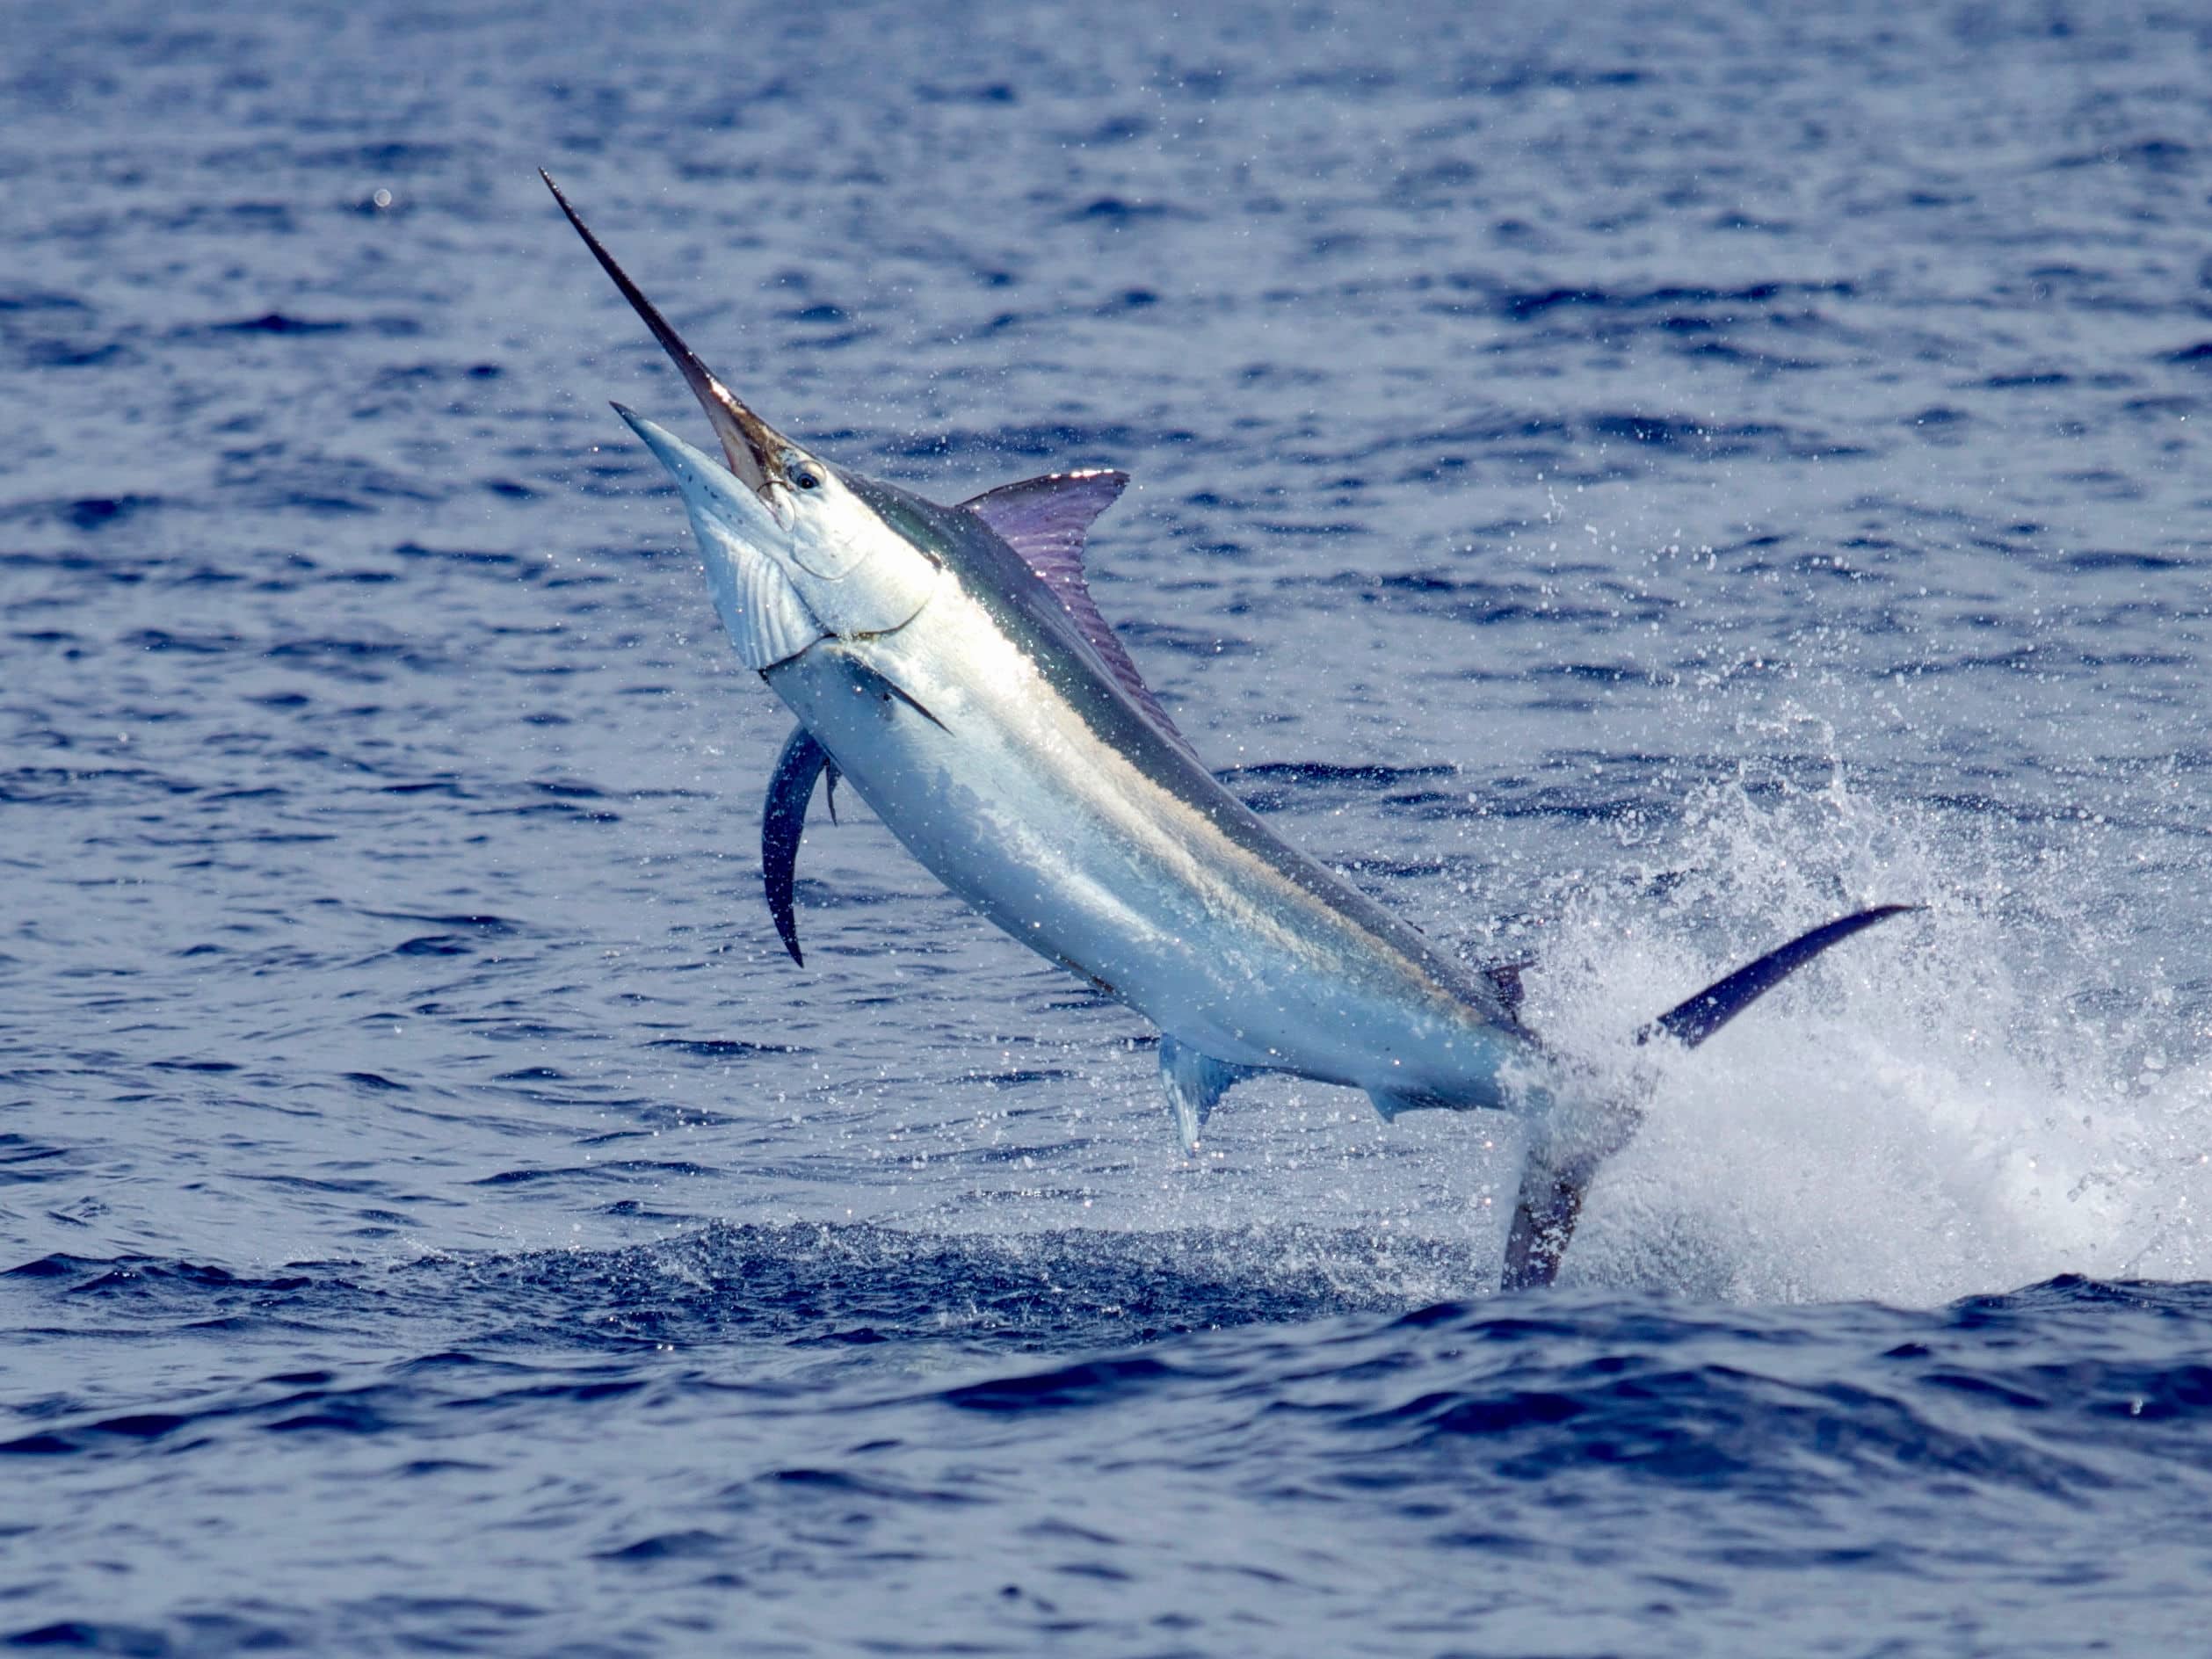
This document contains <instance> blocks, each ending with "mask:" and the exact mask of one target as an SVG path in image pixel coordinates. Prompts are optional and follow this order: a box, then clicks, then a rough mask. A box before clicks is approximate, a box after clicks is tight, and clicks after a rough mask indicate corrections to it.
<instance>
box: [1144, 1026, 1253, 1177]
mask: <svg viewBox="0 0 2212 1659" xmlns="http://www.w3.org/2000/svg"><path fill="white" fill-rule="evenodd" d="M1249 1076H1251V1068H1250V1067H1248V1066H1233V1065H1231V1064H1229V1061H1226V1060H1216V1059H1215V1058H1214V1057H1213V1055H1211V1054H1200V1052H1199V1051H1198V1050H1197V1049H1195V1048H1193V1047H1191V1046H1190V1045H1189V1044H1188V1043H1181V1042H1178V1041H1176V1040H1175V1039H1174V1038H1172V1037H1171V1036H1169V1035H1168V1034H1167V1033H1166V1032H1161V1033H1160V1087H1161V1088H1163V1089H1164V1090H1166V1091H1167V1109H1168V1110H1169V1111H1170V1112H1173V1113H1174V1114H1175V1134H1176V1139H1177V1141H1179V1144H1180V1145H1181V1146H1182V1147H1183V1148H1184V1149H1185V1150H1186V1151H1187V1150H1189V1149H1190V1148H1193V1147H1195V1146H1197V1145H1198V1132H1199V1131H1200V1129H1202V1128H1204V1127H1206V1116H1207V1114H1208V1112H1212V1111H1213V1109H1214V1103H1215V1101H1217V1100H1219V1099H1220V1098H1222V1095H1224V1094H1226V1093H1227V1092H1228V1091H1229V1084H1231V1083H1235V1082H1237V1080H1238V1079H1239V1078H1242V1077H1249Z"/></svg>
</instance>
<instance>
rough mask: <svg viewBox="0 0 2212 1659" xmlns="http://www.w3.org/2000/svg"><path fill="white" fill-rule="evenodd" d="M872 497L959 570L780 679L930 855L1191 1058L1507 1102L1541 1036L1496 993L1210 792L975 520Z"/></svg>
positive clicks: (811, 725)
mask: <svg viewBox="0 0 2212 1659" xmlns="http://www.w3.org/2000/svg"><path fill="white" fill-rule="evenodd" d="M874 492H875V495H876V497H877V498H878V499H879V500H883V501H886V502H888V503H895V505H894V507H893V508H892V510H894V511H903V512H905V513H907V514H910V515H911V518H910V523H909V524H907V525H902V528H904V529H907V530H908V532H909V533H910V534H912V535H914V537H915V539H916V540H917V542H922V543H923V544H924V545H926V546H929V547H931V548H932V551H934V552H935V553H937V554H938V555H939V557H940V558H941V559H942V560H943V561H944V576H943V577H942V578H941V586H940V589H939V591H938V592H937V593H936V594H935V595H934V596H933V597H932V598H931V600H930V602H929V604H928V605H926V606H925V607H924V609H923V610H922V612H920V614H918V615H917V616H916V617H915V619H913V620H912V621H911V622H910V623H908V624H907V625H906V626H905V627H902V628H899V629H898V630H896V632H894V633H890V634H880V635H876V636H874V637H872V638H863V639H857V640H853V641H821V642H820V643H817V644H816V645H813V646H811V647H809V648H808V649H807V650H805V651H804V652H802V653H801V654H800V655H799V656H796V657H794V658H792V659H791V660H790V661H789V662H787V663H780V664H778V665H777V666H775V667H772V668H771V669H769V670H767V673H766V678H767V682H768V684H769V685H770V686H771V687H772V689H773V690H774V691H775V692H776V693H777V694H778V695H779V696H780V697H781V698H782V699H784V701H785V702H787V703H788V704H789V705H790V706H791V707H792V710H793V712H794V713H795V714H797V715H798V716H799V720H800V722H801V725H802V726H804V727H805V728H806V730H807V731H808V733H809V734H810V735H812V737H813V738H814V739H815V740H816V742H817V743H820V745H821V746H822V748H823V750H825V751H826V752H827V754H828V757H829V758H830V761H831V762H832V764H835V765H836V767H837V769H838V772H839V773H840V774H842V775H843V776H844V777H845V778H846V779H850V780H851V781H852V786H853V787H854V788H855V789H856V790H858V791H859V793H860V795H861V797H862V798H863V799H865V800H866V801H867V803H868V805H869V807H870V808H873V809H874V811H875V813H876V815H877V816H879V817H880V818H881V819H882V820H883V822H885V823H886V824H887V825H888V826H889V828H890V829H891V832H892V833H893V834H894V835H896V836H897V837H898V838H899V840H900V841H901V842H902V843H903V844H904V845H905V846H906V848H907V850H908V851H910V852H911V853H912V854H913V855H914V857H915V858H917V860H918V861H920V863H921V864H922V865H923V866H925V867H926V868H927V869H929V870H930V871H931V873H933V874H934V875H936V876H937V878H938V879H939V880H941V881H943V882H944V883H945V885H946V887H950V888H952V890H953V891H954V892H955V893H957V894H958V895H960V896H961V898H963V899H965V900H967V901H968V903H970V904H971V905H973V906H974V907H975V909H977V910H979V911H981V912H982V913H983V915H984V916H988V917H989V918H990V920H991V921H993V922H995V923H997V924H998V925H999V926H1000V927H1002V928H1004V930H1005V931H1007V932H1009V933H1011V934H1012V935H1013V936H1014V938H1018V939H1019V940H1020V941H1021V942H1022V943H1023V944H1025V945H1028V946H1030V947H1031V948H1032V949H1033V950H1035V951H1037V952H1039V953H1041V954H1042V955H1045V956H1047V957H1049V958H1051V959H1052V960H1054V961H1056V962H1058V963H1060V964H1061V965H1062V967H1068V968H1071V969H1073V970H1074V971H1075V972H1077V973H1078V974H1082V975H1083V976H1084V978H1086V979H1089V980H1091V981H1092V982H1095V983H1097V984H1099V985H1100V986H1102V987H1103V988H1105V989H1106V990H1108V991H1110V992H1112V993H1113V995H1114V996H1117V997H1119V998H1120V999H1121V1001H1123V1002H1125V1003H1128V1005H1129V1006H1130V1007H1132V1008H1134V1009H1135V1010H1136V1011H1138V1012H1139V1013H1141V1014H1143V1015H1144V1016H1145V1017H1146V1018H1149V1019H1150V1020H1151V1021H1152V1022H1153V1023H1154V1024H1155V1025H1158V1026H1159V1028H1160V1030H1161V1032H1162V1033H1163V1034H1164V1036H1165V1037H1166V1038H1168V1039H1171V1040H1172V1041H1173V1042H1174V1043H1175V1044H1177V1045H1179V1046H1180V1047H1183V1048H1185V1049H1188V1050H1194V1051H1196V1052H1197V1053H1198V1054H1203V1055H1206V1056H1208V1057H1209V1058H1211V1059H1213V1060H1215V1061H1220V1062H1224V1063H1226V1064H1227V1065H1229V1066H1233V1067H1238V1068H1244V1069H1273V1070H1279V1071H1290V1072H1295V1073H1297V1074H1298V1075H1300V1076H1307V1077H1313V1078H1317V1079H1319V1080H1321V1081H1323V1082H1324V1083H1345V1084H1349V1085H1351V1086H1352V1087H1353V1088H1358V1089H1365V1090H1369V1091H1371V1092H1373V1093H1374V1094H1375V1095H1376V1096H1378V1097H1379V1098H1384V1099H1387V1100H1390V1101H1392V1102H1394V1103H1401V1102H1402V1103H1404V1104H1411V1103H1412V1102H1414V1101H1416V1100H1432V1101H1450V1102H1452V1103H1454V1104H1455V1105H1503V1104H1504V1099H1503V1096H1502V1093H1501V1085H1500V1083H1499V1080H1498V1069H1499V1067H1500V1065H1501V1063H1502V1062H1504V1061H1505V1060H1506V1059H1507V1058H1508V1057H1510V1056H1511V1055H1512V1054H1516V1053H1519V1052H1524V1051H1526V1050H1527V1040H1526V1039H1525V1037H1524V1036H1523V1035H1522V1034H1521V1033H1520V1032H1519V1030H1518V1028H1517V1027H1516V1026H1515V1025H1513V1023H1512V1020H1511V1018H1510V1017H1509V1016H1508V1015H1507V1014H1506V1012H1505V1009H1504V1008H1503V1007H1502V1006H1501V1004H1500V1003H1499V1001H1498V996H1497V995H1496V994H1495V993H1494V992H1493V991H1492V990H1491V989H1490V987H1488V986H1487V985H1485V984H1483V983H1481V982H1476V981H1474V980H1473V979H1471V978H1470V977H1469V976H1467V975H1465V974H1461V973H1460V972H1459V971H1458V970H1457V969H1456V968H1454V967H1453V966H1452V965H1451V964H1450V963H1448V962H1447V961H1446V960H1444V959H1443V958H1441V957H1440V956H1439V955H1438V954H1437V953H1436V952H1435V951H1433V950H1432V949H1431V948H1430V947H1429V946H1428V945H1426V944H1425V943H1424V942H1423V940H1422V938H1421V937H1420V935H1419V934H1418V933H1417V932H1415V931H1413V930H1412V929H1411V928H1410V927H1408V926H1406V925H1405V924H1403V923H1402V922H1399V921H1396V919H1394V918H1393V917H1391V916H1389V914H1388V913H1386V912H1385V911H1383V910H1382V909H1380V908H1379V907H1378V906H1376V905H1375V904H1374V903H1373V902H1371V901H1369V900H1368V899H1367V898H1365V897H1363V896H1362V895H1360V894H1359V893H1356V892H1354V891H1353V889H1352V888H1350V887H1347V886H1345V883H1344V882H1343V881H1341V880H1338V878H1337V877H1336V876H1335V875H1333V874H1331V873H1330V872H1329V871H1327V870H1325V869H1324V868H1323V867H1322V866H1320V865H1318V864H1316V863H1315V862H1314V861H1313V860H1312V859H1310V858H1307V857H1306V856H1305V855H1304V854H1302V853H1300V852H1297V851H1294V850H1293V849H1292V848H1290V847H1288V846H1286V845H1285V844H1283V843H1282V842H1281V841H1280V839H1278V838H1277V837H1275V836H1274V835H1273V833H1272V832H1270V831H1269V830H1268V829H1267V828H1266V826H1265V825H1263V824H1262V823H1261V822H1260V821H1259V820H1258V818H1257V817H1256V816H1255V815H1253V814H1252V812H1251V809H1250V808H1247V807H1245V806H1244V803H1243V802H1241V801H1238V800H1237V798H1236V797H1235V796H1233V795H1231V794H1230V793H1229V792H1228V791H1227V790H1225V789H1223V788H1222V786H1221V785H1220V784H1219V783H1217V782H1216V781H1215V779H1214V776H1213V774H1212V773H1210V772H1208V771H1207V770H1206V769H1205V767H1203V766H1202V765H1200V764H1199V763H1198V761H1197V760H1196V759H1195V758H1193V756H1192V754H1191V752H1190V750H1189V749H1188V748H1187V747H1186V746H1185V745H1184V744H1183V743H1182V742H1181V741H1180V740H1179V738H1177V737H1176V736H1174V735H1172V732H1171V728H1164V726H1163V724H1162V722H1161V721H1160V720H1159V718H1158V717H1157V715H1155V714H1152V713H1150V711H1148V710H1146V709H1144V708H1143V707H1142V706H1139V705H1138V704H1137V703H1136V701H1135V699H1133V698H1132V697H1131V696H1130V695H1129V694H1128V692H1125V691H1123V690H1122V688H1121V685H1119V684H1118V683H1117V682H1116V680H1115V679H1114V677H1113V674H1112V673H1111V671H1110V670H1108V668H1107V667H1106V664H1105V663H1102V662H1100V661H1099V656H1098V654H1097V653H1096V652H1095V651H1094V650H1092V649H1091V647H1090V644H1089V641H1086V640H1084V638H1083V637H1082V635H1081V634H1080V633H1079V632H1078V631H1077V629H1076V628H1075V627H1072V626H1070V619H1069V618H1068V614H1067V612H1065V610H1064V609H1063V608H1062V605H1061V604H1060V601H1059V599H1058V598H1056V597H1055V596H1054V595H1053V594H1052V593H1051V591H1050V590H1048V588H1046V586H1045V584H1044V583H1041V582H1040V581H1039V580H1038V579H1037V578H1036V577H1035V576H1033V575H1031V573H1030V572H1029V570H1028V569H1027V567H1026V566H1024V565H1022V564H1021V563H1020V561H1019V558H1018V557H1017V556H1016V555H1014V554H1013V553H1012V550H1011V549H1010V548H1009V547H1008V546H1007V544H1006V543H1005V542H1004V540H1001V539H1000V538H999V537H998V536H997V534H995V533H993V532H991V531H990V529H989V527H988V526H987V525H986V524H984V523H983V521H982V520H981V519H980V518H978V517H977V515H976V514H975V512H973V511H965V510H961V509H951V510H947V509H944V508H939V507H933V506H931V505H929V504H928V503H921V502H917V501H915V500H914V498H912V497H911V496H896V495H894V493H893V492H891V491H889V490H888V489H883V488H882V487H881V486H880V485H879V486H875V487H874ZM886 685H891V686H896V687H897V688H898V691H899V692H903V693H904V695H903V696H900V695H895V694H888V693H887V692H885V691H884V690H883V689H882V688H883V687H884V686H886ZM924 710H926V711H927V713H926V714H925V713H923V712H922V711H924ZM1209 1104H1210V1103H1209Z"/></svg>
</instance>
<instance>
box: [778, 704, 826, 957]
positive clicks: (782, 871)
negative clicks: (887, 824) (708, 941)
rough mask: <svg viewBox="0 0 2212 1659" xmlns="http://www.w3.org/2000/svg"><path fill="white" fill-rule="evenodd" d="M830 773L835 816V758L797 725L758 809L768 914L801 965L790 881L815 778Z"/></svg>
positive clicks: (805, 729) (791, 880)
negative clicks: (792, 912)
mask: <svg viewBox="0 0 2212 1659" xmlns="http://www.w3.org/2000/svg"><path fill="white" fill-rule="evenodd" d="M824 772H827V773H828V774H829V793H830V819H831V821H832V822H835V821H836V818H837V787H838V767H837V763H836V762H835V761H833V760H831V759H830V754H829V751H828V750H825V749H823V747H822V745H821V744H820V743H816V742H815V740H814V735H813V734H812V733H811V732H809V731H808V730H807V728H805V727H803V726H801V727H800V728H797V729H796V730H794V732H793V733H792V734H791V736H790V738H789V739H788V740H787V742H786V743H785V744H784V746H783V753H782V754H780V755H779V756H777V757H776V770H775V772H774V773H773V774H772V776H771V777H770V778H769V779H768V799H767V801H765V802H764V803H763V804H762V806H761V809H760V877H761V880H762V882H763V884H764V885H765V887H767V889H768V914H769V915H770V916H773V917H774V918H775V922H776V931H777V932H779V933H780V934H781V935H782V936H783V947H784V949H786V950H787V951H789V952H790V953H791V960H793V961H794V962H796V963H798V964H799V965H800V966H801V967H805V966H806V961H807V959H806V958H805V957H803V956H801V955H800V954H799V929H798V925H797V924H796V923H795V922H794V920H793V918H792V914H791V891H792V885H793V882H794V879H795V877H796V873H797V870H798V866H799V837H800V836H801V834H802V833H804V831H805V829H806V827H807V803H808V802H809V801H811V800H813V799H814V780H815V779H816V778H818V777H820V776H821V775H822V774H823V773H824Z"/></svg>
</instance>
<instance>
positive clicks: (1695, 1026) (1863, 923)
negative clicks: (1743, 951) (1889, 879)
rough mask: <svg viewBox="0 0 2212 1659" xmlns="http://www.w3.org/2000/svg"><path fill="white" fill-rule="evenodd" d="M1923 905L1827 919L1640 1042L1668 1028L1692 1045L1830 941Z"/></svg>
mask: <svg viewBox="0 0 2212 1659" xmlns="http://www.w3.org/2000/svg"><path fill="white" fill-rule="evenodd" d="M1921 908H1922V907H1921V906H1919V905H1918V904H1878V905H1876V906H1875V908H1874V909H1871V910H1859V911H1855V912H1853V914H1852V915H1850V916H1838V917H1837V918H1836V920H1834V921H1832V922H1824V923H1823V924H1821V925H1820V926H1818V927H1817V928H1815V929H1813V931H1811V932H1809V933H1801V934H1800V935H1798V936H1797V938H1794V939H1792V940H1790V942H1789V943H1788V944H1787V945H1782V946H1781V947H1780V949H1778V950H1772V951H1769V952H1767V953H1766V955H1764V956H1762V957H1760V958H1759V960H1757V961H1755V962H1747V963H1746V964H1744V966H1743V967H1739V968H1737V970H1736V971H1735V972H1734V973H1733V974H1730V975H1729V976H1728V977H1727V978H1725V979H1719V980H1715V981H1714V982H1713V983H1711V984H1710V985H1708V986H1707V987H1706V988H1705V989H1703V990H1701V991H1700V992H1699V993H1698V994H1697V995H1696V996H1693V997H1691V998H1689V1000H1687V1001H1686V1002H1683V1003H1677V1004H1675V1006H1673V1007H1672V1008H1670V1009H1668V1010H1667V1011H1666V1012H1665V1013H1664V1014H1662V1015H1660V1016H1659V1017H1658V1018H1657V1019H1655V1020H1653V1021H1652V1022H1651V1023H1650V1025H1646V1026H1645V1027H1644V1028H1643V1030H1642V1031H1640V1032H1637V1033H1636V1040H1637V1041H1638V1042H1646V1041H1649V1040H1650V1038H1651V1037H1652V1036H1653V1035H1654V1034H1655V1033H1657V1032H1665V1033H1666V1034H1667V1035H1668V1036H1670V1037H1672V1038H1673V1039H1675V1040H1677V1041H1678V1042H1679V1043H1681V1044H1682V1045H1683V1046H1684V1047H1688V1048H1694V1047H1697V1046H1698V1045H1699V1044H1700V1043H1701V1042H1703V1041H1704V1040H1706V1039H1707V1038H1708V1037H1710V1036H1711V1035H1712V1034H1713V1033H1714V1032H1716V1031H1718V1030H1720V1028H1721V1027H1722V1026H1723V1025H1727V1024H1728V1022H1729V1021H1730V1020H1731V1019H1734V1018H1736V1017H1737V1015H1738V1014H1740V1013H1742V1012H1743V1011H1744V1010H1745V1009H1746V1008H1749V1007H1750V1006H1751V1004H1752V1003H1755V1002H1757V1001H1758V1000H1759V998H1760V997H1761V996H1765V995H1766V993H1767V992H1768V991H1771V990H1773V989H1774V987H1775V986H1777V985H1779V984H1780V983H1781V982H1783V981H1784V980H1786V979H1788V977H1789V976H1790V975H1791V974H1795V972H1796V971H1797V970H1798V969H1799V968H1801V967H1804V965H1805V964H1806V963H1808V962H1809V961H1811V960H1813V958H1814V957H1816V956H1818V955H1819V954H1820V953H1822V952H1823V951H1824V950H1826V949H1827V948H1828V947H1829V946H1830V945H1835V944H1838V943H1840V942H1841V941H1842V940H1845V939H1847V938H1850V937H1851V936H1852V935H1853V933H1856V932H1858V931H1860V929H1862V928H1869V927H1872V926H1873V925H1874V924H1875V923H1876V922H1882V921H1886V920H1888V919H1889V917H1890V916H1901V915H1903V914H1904V912H1905V911H1907V910H1918V909H1921Z"/></svg>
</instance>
